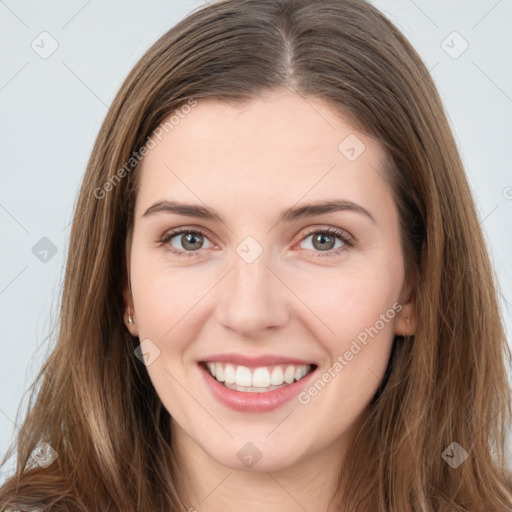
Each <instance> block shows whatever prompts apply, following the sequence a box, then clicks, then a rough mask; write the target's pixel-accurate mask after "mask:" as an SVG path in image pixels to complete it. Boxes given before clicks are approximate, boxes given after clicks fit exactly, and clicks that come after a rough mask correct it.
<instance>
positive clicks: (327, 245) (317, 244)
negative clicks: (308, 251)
mask: <svg viewBox="0 0 512 512" xmlns="http://www.w3.org/2000/svg"><path fill="white" fill-rule="evenodd" d="M310 236H313V238H312V246H313V250H316V251H317V252H318V254H315V257H317V256H336V255H338V254H340V253H341V252H343V251H346V250H347V248H349V247H353V245H354V242H353V239H352V237H351V236H350V235H349V234H348V233H346V232H345V231H343V230H341V229H337V228H322V229H315V230H312V231H309V232H308V233H307V234H306V236H305V237H304V238H302V242H303V241H305V240H307V239H308V238H309V237H310ZM336 238H337V239H338V240H340V241H341V246H338V247H336V250H334V251H333V250H332V249H333V248H334V246H333V244H335V243H336ZM322 253H324V254H322Z"/></svg>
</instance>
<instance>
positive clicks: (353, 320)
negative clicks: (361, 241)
mask: <svg viewBox="0 0 512 512" xmlns="http://www.w3.org/2000/svg"><path fill="white" fill-rule="evenodd" d="M399 274H400V272H398V271H397V269H395V270H393V269H389V268H387V269H385V270H384V269H382V267H377V266H371V265H368V266H367V265H365V266H364V267H363V266H360V267H357V268H356V267H351V268H343V269H340V270H339V271H333V272H330V273H329V275H327V273H323V274H318V275H316V276H315V277H311V276H304V275H302V276H301V275H296V276H295V277H294V278H293V281H291V287H292V289H293V290H294V292H295V293H296V295H297V297H299V298H300V299H301V301H302V302H303V303H304V304H305V306H306V308H304V307H302V306H301V310H302V309H303V310H304V311H306V310H307V311H309V317H311V322H309V327H310V329H313V330H314V332H315V334H316V335H317V338H318V339H319V340H324V342H326V343H328V344H329V345H331V344H333V345H334V346H335V347H338V346H339V347H343V345H344V344H345V343H346V342H347V341H348V340H351V339H352V338H355V337H356V336H357V335H358V334H359V333H360V332H362V331H364V329H365V328H368V327H370V326H372V325H374V324H375V323H376V322H378V321H379V320H380V318H381V315H382V314H384V315H385V314H386V312H387V311H389V310H390V308H391V309H392V306H393V304H394V303H395V302H396V300H397V299H398V297H399V293H400V286H401V277H400V275H399ZM387 316H388V318H386V320H391V321H389V322H386V325H385V326H384V327H383V326H382V325H381V323H382V322H380V321H379V324H378V327H380V330H383V331H386V330H387V331H391V330H392V327H393V325H392V324H393V318H394V317H395V316H396V311H394V310H393V309H392V310H391V311H389V313H388V315H387ZM389 317H390V318H389ZM302 318H305V317H304V316H302Z"/></svg>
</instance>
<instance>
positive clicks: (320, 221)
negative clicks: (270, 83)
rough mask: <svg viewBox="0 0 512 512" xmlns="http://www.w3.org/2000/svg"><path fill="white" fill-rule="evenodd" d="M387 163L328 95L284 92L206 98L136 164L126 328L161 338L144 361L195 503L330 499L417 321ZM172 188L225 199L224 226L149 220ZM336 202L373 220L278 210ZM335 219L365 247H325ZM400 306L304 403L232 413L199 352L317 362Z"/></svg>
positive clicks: (331, 357)
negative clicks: (204, 371) (287, 214)
mask: <svg viewBox="0 0 512 512" xmlns="http://www.w3.org/2000/svg"><path fill="white" fill-rule="evenodd" d="M349 134H355V135H356V136H357V137H358V138H359V139H360V140H361V141H362V142H363V143H364V145H365V146H366V148H365V150H364V151H363V152H362V154H361V155H360V156H359V157H358V158H357V159H355V160H354V161H350V160H349V159H347V158H346V156H345V155H344V154H342V152H340V151H339V150H338V145H339V144H340V142H341V141H343V140H344V139H345V137H347V136H348V135H349ZM384 159H385V153H384V151H383V148H382V146H381V145H380V144H379V143H378V142H376V141H375V140H374V139H372V138H370V137H368V136H366V135H364V134H362V133H360V132H358V131H356V130H355V129H354V128H352V127H351V126H350V125H349V124H348V123H347V122H346V121H345V120H344V119H343V118H342V117H341V116H340V115H339V114H337V113H335V112H334V110H333V109H332V108H331V107H330V105H329V104H328V103H326V102H325V101H324V100H321V99H313V98H308V99H307V100H306V99H304V98H301V97H300V96H298V95H296V94H293V93H291V92H289V91H274V92H273V93H272V94H267V95H265V96H261V97H259V98H258V99H256V100H253V101H251V102H250V103H249V104H248V105H246V106H244V107H242V108H235V107H231V106H229V105H227V104H225V103H221V102H219V101H217V100H214V99H207V100H201V101H199V102H198V104H197V106H196V107H194V108H192V109H191V112H190V113H189V114H188V115H187V116H184V118H183V119H181V120H180V122H179V124H178V125H177V126H175V128H174V129H173V130H172V131H170V132H169V133H168V134H164V136H163V137H162V140H161V141H159V142H158V145H157V146H156V147H155V148H154V149H152V150H151V151H150V152H149V154H148V155H147V156H146V157H145V159H144V161H143V164H142V169H141V170H139V171H137V172H141V175H140V187H139V191H138V195H137V201H136V207H135V212H134V215H135V220H134V231H133V240H132V245H131V251H130V272H129V275H130V281H131V292H130V289H129V287H127V288H126V289H125V290H124V296H125V301H126V313H127V315H128V314H131V316H132V317H133V324H128V323H126V325H127V328H128V329H129V330H130V332H131V333H132V335H134V336H139V338H140V340H141V341H142V340H145V339H147V338H148V339H150V340H151V342H152V343H154V344H155V345H156V346H157V347H158V349H159V350H160V354H159V356H158V357H157V358H156V359H155V360H154V361H153V362H152V363H151V364H149V365H148V366H147V371H148V372H149V376H150V378H151V381H152V383H153V385H154V387H155V390H156V392H157V393H158V395H159V397H160V399H161V400H162V402H163V404H164V406H165V407H166V409H167V410H168V411H169V413H170V415H171V416H172V418H173V420H172V426H173V431H174V440H173V442H174V450H175V451H176V453H177V455H178V458H179V460H180V461H181V464H182V467H183V474H184V475H186V477H187V484H186V493H187V494H186V495H187V500H188V501H186V503H187V505H188V504H190V507H191V508H192V507H193V508H195V509H197V510H198V511H200V512H211V511H220V510H242V509H244V510H248V511H260V510H265V511H266V512H277V511H280V512H284V511H286V512H290V511H299V510H300V511H303V510H304V509H306V510H316V511H320V510H325V511H327V510H331V509H329V506H328V501H329V498H330V497H331V496H332V494H333V492H334V490H335V488H336V485H337V483H338V480H337V479H338V472H339V470H340V467H341V464H342V461H343V455H344V453H345V451H346V449H347V447H348V446H349V445H350V443H351V441H352V440H353V437H354V435H355V434H356V432H357V428H358V427H359V425H360V422H361V421H362V420H363V418H364V416H365V414H366V413H367V410H368V404H369V402H370V400H371V398H372V397H373V395H374V394H375V392H376V391H377V388H378V386H379V384H380V382H381V380H382V378H383V376H384V373H385V370H386V367H387V363H388V359H389V355H390V351H391V347H392V342H393V338H394V335H395V334H413V332H414V329H415V327H416V319H415V317H414V303H413V301H412V300H410V297H411V292H412V289H411V287H410V286H409V285H408V284H407V283H406V281H405V275H404V258H403V254H402V251H401V242H400V230H399V218H398V213H397V209H396V206H395V204H394V201H393V197H392V191H391V189H390V188H389V185H388V184H387V183H386V182H385V181H384V179H383V178H382V176H381V174H380V171H379V170H380V169H382V166H383V162H384ZM165 199H168V200H169V199H173V200H176V201H181V202H185V203H193V204H200V205H202V206H205V205H206V206H208V207H211V208H214V209H215V210H217V211H218V212H220V213H221V214H222V215H223V216H224V217H225V220H226V222H225V223H221V222H216V221H212V220H205V219H197V218H193V217H183V216H180V215H177V214H170V213H157V214H153V215H148V216H145V217H143V214H144V212H145V211H146V210H147V209H148V208H149V207H150V206H151V205H152V204H154V203H156V202H158V201H162V200H165ZM327 199H346V200H350V201H353V202H355V203H357V204H359V205H360V206H362V207H364V208H365V209H367V210H368V211H369V212H370V213H371V215H372V216H373V217H374V218H375V222H374V221H372V220H371V219H370V218H369V217H367V216H365V215H363V214H361V213H358V212H355V211H337V212H331V213H324V214H321V215H318V216H315V217H311V218H303V219H298V220H294V221H292V222H282V223H279V222H278V216H279V214H280V212H281V211H282V210H283V209H285V208H288V207H292V206H297V203H298V204H304V203H309V202H313V201H317V200H327ZM178 227H187V228H196V229H197V228H199V229H202V230H203V231H205V234H206V237H205V238H201V237H200V238H199V244H198V246H199V249H196V250H195V252H194V250H193V249H190V245H187V240H186V239H184V235H183V234H181V235H176V236H175V237H174V238H173V239H172V240H170V241H168V242H166V243H165V244H163V243H161V242H160V240H161V239H162V237H163V236H164V235H165V234H166V233H167V232H168V231H169V230H170V229H171V228H178ZM328 227H334V228H339V229H341V230H344V231H346V232H347V233H348V234H349V235H350V236H351V237H352V238H353V239H354V240H355V244H354V246H353V247H350V246H347V245H344V250H343V251H342V252H340V253H339V254H335V251H336V250H337V249H338V248H339V247H342V246H343V242H342V241H341V240H340V239H338V238H335V239H334V241H333V242H331V244H330V245H328V246H321V245H320V244H314V241H313V238H314V237H315V235H307V232H308V231H309V230H310V229H311V228H318V229H319V230H320V229H322V228H328ZM247 236H251V237H253V238H254V239H255V240H256V241H257V243H258V244H259V245H260V246H261V248H262V249H263V252H262V254H261V255H260V256H259V257H258V258H257V259H256V260H255V261H253V262H252V263H250V264H249V263H247V262H246V261H245V260H244V259H243V258H242V257H240V256H239V254H238V253H237V252H236V248H237V247H238V246H239V244H240V243H241V242H242V241H243V240H244V239H245V238H246V237H247ZM201 240H202V245H201ZM192 243H196V244H197V240H196V241H194V240H193V241H192ZM169 247H173V248H174V249H175V250H182V251H184V252H186V251H187V248H189V249H188V252H189V253H193V255H192V256H191V257H189V256H187V255H186V254H184V255H182V256H180V257H178V256H177V255H175V254H172V253H170V252H169ZM322 247H326V248H325V249H323V250H322ZM326 252H330V253H331V256H324V254H325V253H326ZM228 271H229V272H228ZM396 302H398V303H399V304H401V306H402V309H401V311H400V312H398V313H396V314H395V316H394V317H393V318H392V320H390V321H388V322H387V323H385V326H384V328H382V329H381V330H380V331H379V332H378V334H377V335H376V336H374V337H373V338H369V342H368V343H367V345H366V346H364V347H363V348H362V350H361V351H360V352H359V353H358V354H357V355H355V356H354V357H353V359H352V360H351V361H349V362H348V364H347V365H346V366H345V367H344V368H343V370H342V371H340V372H338V373H337V374H336V376H335V377H334V378H332V380H331V381H330V382H329V383H328V384H327V385H326V386H325V387H324V388H323V389H322V390H321V391H320V392H319V393H318V394H317V395H316V396H315V397H314V398H312V399H311V401H310V402H309V403H307V404H301V403H299V402H298V401H297V400H295V399H293V400H291V401H289V402H288V403H286V404H284V405H283V406H281V407H279V408H278V409H276V410H273V411H270V412H265V413H261V414H256V413H246V412H237V411H233V410H231V409H229V408H227V407H226V406H224V405H222V404H220V403H219V402H218V401H217V400H216V398H214V397H213V396H212V394H211V393H210V391H209V389H208V388H207V387H206V385H205V383H204V382H203V378H201V377H202V375H201V374H200V371H201V370H200V369H199V368H198V366H197V361H199V360H202V359H204V358H205V356H206V355H209V354H214V353H222V352H235V353H239V354H249V355H254V356H255V355H260V354H278V355H289V356H291V357H299V358H301V359H306V360H309V361H312V362H315V363H316V364H317V365H318V366H319V368H318V373H319V374H322V372H326V371H327V369H328V368H329V367H331V366H332V364H333V363H334V362H335V361H336V358H337V357H338V356H340V355H341V356H343V354H344V353H345V352H346V351H347V350H348V349H349V347H350V345H351V343H352V341H353V340H354V339H355V338H356V336H357V335H358V334H359V333H361V332H362V331H364V329H365V328H366V327H369V326H372V325H374V324H375V323H376V321H377V320H378V319H379V318H380V315H381V314H383V313H385V312H386V311H387V310H389V309H390V308H392V305H393V304H394V303H396ZM148 435H152V433H148ZM247 442H251V443H253V444H254V445H255V446H256V447H257V448H258V450H259V451H260V452H261V454H262V456H261V459H260V460H259V461H258V462H257V464H255V465H254V466H253V467H252V468H247V467H246V466H244V464H243V463H242V462H241V461H240V460H239V459H238V457H237V452H239V450H240V449H241V448H242V447H243V446H244V445H245V444H246V443H247Z"/></svg>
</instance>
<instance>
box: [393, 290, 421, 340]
mask: <svg viewBox="0 0 512 512" xmlns="http://www.w3.org/2000/svg"><path fill="white" fill-rule="evenodd" d="M405 296H406V299H405V301H404V302H401V304H402V309H401V310H400V312H399V313H398V314H397V316H396V321H395V335H398V336H413V335H414V334H415V333H416V329H417V327H418V319H417V315H416V302H415V299H414V290H413V289H412V287H411V286H405Z"/></svg>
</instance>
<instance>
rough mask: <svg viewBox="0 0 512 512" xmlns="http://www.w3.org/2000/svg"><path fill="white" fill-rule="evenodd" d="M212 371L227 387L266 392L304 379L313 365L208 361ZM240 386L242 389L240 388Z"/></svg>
mask: <svg viewBox="0 0 512 512" xmlns="http://www.w3.org/2000/svg"><path fill="white" fill-rule="evenodd" d="M206 364H207V366H208V368H209V370H210V373H211V375H212V376H213V377H215V379H216V380H218V381H219V382H222V383H224V385H225V386H226V387H229V388H231V389H236V390H238V391H253V392H264V391H269V390H272V389H276V387H280V386H283V385H287V384H291V383H292V382H294V381H297V380H300V379H302V378H303V377H304V376H305V375H306V374H307V373H308V371H309V370H310V369H311V365H309V364H303V365H276V366H271V367H267V366H261V367H258V368H248V367H247V366H236V365H232V364H228V363H219V362H216V363H206ZM239 388H240V389H239Z"/></svg>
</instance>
